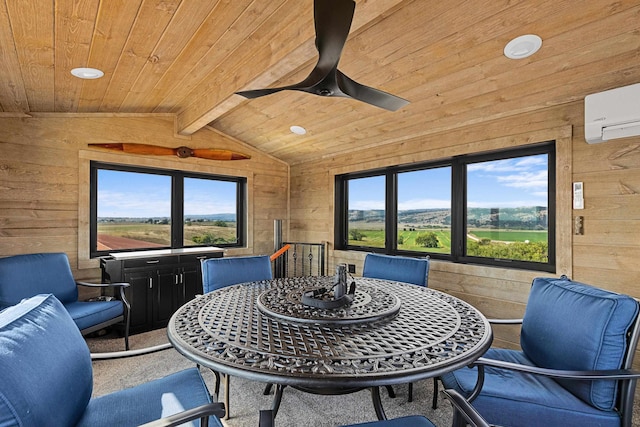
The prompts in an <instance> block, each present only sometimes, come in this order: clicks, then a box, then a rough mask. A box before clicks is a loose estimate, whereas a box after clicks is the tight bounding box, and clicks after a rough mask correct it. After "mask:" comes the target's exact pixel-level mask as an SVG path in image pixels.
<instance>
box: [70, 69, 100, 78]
mask: <svg viewBox="0 0 640 427" xmlns="http://www.w3.org/2000/svg"><path fill="white" fill-rule="evenodd" d="M71 74H73V75H74V76H76V77H78V78H80V79H88V80H91V79H99V78H100V77H102V76H104V73H103V72H102V71H100V70H98V69H97V68H74V69H73V70H71Z"/></svg>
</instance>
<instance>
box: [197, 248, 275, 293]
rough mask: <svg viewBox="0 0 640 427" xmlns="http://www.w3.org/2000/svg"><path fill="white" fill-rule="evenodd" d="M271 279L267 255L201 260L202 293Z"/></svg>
mask: <svg viewBox="0 0 640 427" xmlns="http://www.w3.org/2000/svg"><path fill="white" fill-rule="evenodd" d="M272 278H273V275H272V273H271V260H270V259H269V257H268V256H267V255H260V256H247V257H232V258H210V259H204V260H202V288H203V291H204V293H207V292H211V291H213V290H216V289H220V288H223V287H225V286H229V285H235V284H237V283H244V282H254V281H256V280H269V279H272Z"/></svg>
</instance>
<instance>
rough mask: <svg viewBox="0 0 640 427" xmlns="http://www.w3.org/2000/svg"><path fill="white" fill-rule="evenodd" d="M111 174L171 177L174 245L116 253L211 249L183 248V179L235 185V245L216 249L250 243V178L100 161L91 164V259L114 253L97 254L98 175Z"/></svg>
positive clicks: (231, 244)
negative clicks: (100, 172) (116, 172)
mask: <svg viewBox="0 0 640 427" xmlns="http://www.w3.org/2000/svg"><path fill="white" fill-rule="evenodd" d="M99 170H112V171H120V172H134V173H143V174H153V175H162V176H168V177H169V178H170V179H171V209H170V212H171V218H170V223H171V245H170V246H162V247H154V248H132V249H118V250H117V252H134V251H136V252H138V251H140V252H142V251H152V250H159V249H183V248H197V247H205V246H211V245H206V244H205V245H189V246H184V244H183V238H184V179H185V178H197V179H206V180H212V181H225V182H234V183H236V236H237V242H236V243H223V244H216V247H225V248H236V247H244V246H245V245H246V241H247V222H246V213H247V178H245V177H241V176H226V175H218V174H206V173H200V172H191V171H183V170H177V169H163V168H157V167H145V166H133V165H126V164H117V163H108V162H101V161H94V160H92V161H90V162H89V176H90V179H89V186H90V189H89V204H90V206H89V257H90V258H96V257H101V256H105V255H108V254H109V253H110V252H114V250H111V249H110V250H105V251H99V250H97V238H98V221H97V214H98V188H97V186H98V179H97V178H98V171H99Z"/></svg>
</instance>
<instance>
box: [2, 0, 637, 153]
mask: <svg viewBox="0 0 640 427" xmlns="http://www.w3.org/2000/svg"><path fill="white" fill-rule="evenodd" d="M319 1H322V0H319ZM530 33H533V34H538V35H539V36H541V37H542V39H543V46H542V49H541V50H540V51H539V52H538V53H537V54H536V55H534V56H532V57H530V58H527V59H522V60H511V59H507V58H505V57H504V56H503V53H502V52H503V48H504V46H505V44H506V43H507V42H508V41H509V40H511V39H512V38H514V37H516V36H519V35H522V34H530ZM314 37H315V34H314V26H313V0H55V1H53V0H28V1H15V0H4V1H1V2H0V107H1V111H2V112H0V117H2V116H18V117H19V116H23V115H25V114H29V113H39V112H62V113H65V112H106V113H174V114H176V116H177V123H178V128H179V132H180V133H182V134H185V135H188V134H191V133H193V132H195V131H197V130H199V129H201V128H202V127H203V126H206V125H209V126H212V127H214V128H216V129H218V130H220V131H221V132H224V133H226V134H228V135H230V136H233V137H235V138H237V139H239V140H241V141H244V142H246V143H248V144H250V145H252V146H255V147H256V148H257V149H259V150H262V151H264V152H266V153H269V154H271V155H273V156H276V157H278V158H280V159H282V160H284V161H286V162H288V163H290V164H297V163H301V162H305V161H309V160H313V159H317V158H321V157H328V156H335V155H339V154H341V153H344V152H349V151H353V150H358V149H363V148H369V147H375V146H377V145H380V144H388V143H397V142H401V141H403V140H407V139H411V138H415V137H419V136H421V135H425V134H429V133H434V132H438V131H443V130H447V129H453V128H457V127H460V126H464V125H468V124H473V123H478V122H481V121H483V120H488V119H492V118H498V117H506V116H509V115H513V114H518V113H522V112H526V111H531V110H535V109H539V108H544V107H547V106H554V105H558V104H563V103H568V102H573V101H576V100H580V99H582V98H583V97H584V96H585V95H587V94H589V93H593V92H597V91H601V90H606V89H610V88H613V87H618V86H623V85H627V84H632V83H637V82H640V1H638V0H634V1H629V0H618V1H611V0H565V1H562V0H536V1H533V0H522V1H517V0H502V1H500V0H475V1H463V0H449V1H446V2H443V1H436V0H357V6H356V12H355V18H354V22H353V25H352V28H351V34H350V36H349V39H348V41H347V44H346V46H345V49H344V51H343V54H342V59H341V61H340V69H341V70H342V71H343V72H344V73H345V74H347V75H348V76H350V77H351V78H353V79H354V80H356V81H358V82H360V83H363V84H366V85H368V86H372V87H376V88H379V89H382V90H384V91H387V92H390V93H393V94H395V95H398V96H401V97H403V98H406V99H408V100H410V101H411V104H410V105H408V106H407V107H404V108H403V109H401V110H399V111H396V112H389V111H386V110H382V109H379V108H376V107H373V106H370V105H367V104H363V103H361V102H358V101H354V100H351V99H345V98H322V97H319V96H314V95H309V94H306V93H301V92H291V91H285V92H280V93H278V94H274V95H270V96H267V97H263V98H259V99H255V100H246V99H244V98H243V97H240V96H238V95H235V94H234V92H235V91H238V90H246V89H257V88H263V87H268V86H280V85H285V84H292V83H297V82H298V81H300V80H302V79H303V78H304V77H306V75H307V74H308V73H309V71H310V70H311V68H312V67H313V65H314V64H315V61H316V59H317V52H316V50H315V45H314ZM75 67H94V68H99V69H101V70H103V71H104V72H105V76H104V77H103V78H101V79H97V80H80V79H77V78H75V77H72V76H71V74H70V70H71V69H72V68H75ZM291 125H299V126H303V127H305V128H306V129H307V130H308V133H307V134H306V135H304V136H299V135H294V134H292V133H291V132H290V131H289V127H290V126H291Z"/></svg>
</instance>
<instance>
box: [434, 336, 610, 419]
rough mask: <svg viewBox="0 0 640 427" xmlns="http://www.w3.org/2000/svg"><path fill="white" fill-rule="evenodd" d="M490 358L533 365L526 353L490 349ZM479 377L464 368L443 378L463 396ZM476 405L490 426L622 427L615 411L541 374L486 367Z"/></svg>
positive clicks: (442, 378) (471, 388) (471, 370)
mask: <svg viewBox="0 0 640 427" xmlns="http://www.w3.org/2000/svg"><path fill="white" fill-rule="evenodd" d="M483 357H486V358H487V359H495V360H504V361H507V362H513V363H520V364H523V365H529V366H533V365H534V364H533V362H532V361H531V360H529V359H528V358H527V357H526V356H525V355H524V353H522V352H520V351H516V350H507V349H494V348H492V349H489V350H488V351H487V353H486V354H485V355H484V356H483ZM477 378H478V373H477V369H476V368H472V369H470V368H462V369H458V370H456V371H454V372H450V373H448V374H445V375H443V376H442V377H441V380H442V383H443V385H444V388H445V389H449V388H452V389H455V390H457V391H458V392H460V393H461V394H462V395H463V396H468V395H469V394H470V393H471V390H473V387H474V386H475V384H476V381H477ZM473 406H474V407H475V408H476V409H477V410H478V412H480V414H481V415H482V416H483V417H484V418H485V419H486V420H487V421H488V422H490V423H492V424H496V425H500V426H504V427H508V426H518V427H520V426H522V425H524V424H525V423H523V420H526V425H527V426H540V427H543V426H544V427H548V426H562V427H571V426H575V427H578V426H580V427H584V426H601V427H605V426H619V425H620V417H619V415H618V413H617V412H616V411H613V410H611V411H601V410H599V409H597V408H594V407H593V406H591V405H589V404H587V403H586V402H584V401H582V400H581V399H578V398H577V397H576V396H574V395H573V394H572V393H571V392H570V391H568V390H567V389H566V388H564V387H562V386H561V385H560V384H559V383H557V382H556V381H554V380H552V379H550V378H547V377H543V376H540V375H531V374H523V373H519V372H515V371H509V370H503V369H495V368H490V367H485V381H484V385H483V387H482V393H481V394H480V396H478V398H476V399H475V400H474V401H473Z"/></svg>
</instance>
